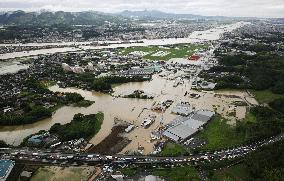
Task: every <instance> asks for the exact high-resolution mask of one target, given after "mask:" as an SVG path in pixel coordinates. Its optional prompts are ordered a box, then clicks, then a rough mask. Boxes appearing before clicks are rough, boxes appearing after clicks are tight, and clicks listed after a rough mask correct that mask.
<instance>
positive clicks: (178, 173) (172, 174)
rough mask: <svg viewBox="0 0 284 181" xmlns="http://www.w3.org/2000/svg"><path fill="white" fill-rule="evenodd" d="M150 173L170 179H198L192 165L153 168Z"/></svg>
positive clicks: (178, 180)
mask: <svg viewBox="0 0 284 181" xmlns="http://www.w3.org/2000/svg"><path fill="white" fill-rule="evenodd" d="M152 174H153V175H156V176H160V177H163V178H165V179H166V180H170V181H182V180H190V181H197V180H200V179H199V176H198V174H197V171H196V170H195V168H193V167H192V166H185V167H176V168H161V169H155V170H154V171H153V172H152Z"/></svg>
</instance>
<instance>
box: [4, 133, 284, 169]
mask: <svg viewBox="0 0 284 181" xmlns="http://www.w3.org/2000/svg"><path fill="white" fill-rule="evenodd" d="M283 138H284V134H280V135H277V136H274V137H270V138H268V139H265V140H262V141H258V142H255V143H252V144H248V145H244V146H239V147H236V148H231V149H225V150H220V151H214V152H205V153H199V154H194V155H189V156H180V157H159V156H150V155H149V156H148V155H145V156H142V155H141V156H138V155H100V154H95V153H67V152H62V151H56V150H48V149H32V148H1V149H0V158H1V159H11V160H15V161H18V162H22V163H29V164H42V165H74V166H75V165H81V164H87V165H97V164H110V163H112V164H124V163H125V164H198V163H200V162H204V161H218V160H224V159H235V158H240V157H243V156H245V155H247V154H248V153H250V152H253V151H255V150H256V149H258V148H260V147H262V146H265V145H268V144H272V143H275V142H277V141H280V140H283Z"/></svg>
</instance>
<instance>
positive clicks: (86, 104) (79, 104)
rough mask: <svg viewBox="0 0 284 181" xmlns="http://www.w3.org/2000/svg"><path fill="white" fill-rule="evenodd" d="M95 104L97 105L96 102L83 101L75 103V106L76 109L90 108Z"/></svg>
mask: <svg viewBox="0 0 284 181" xmlns="http://www.w3.org/2000/svg"><path fill="white" fill-rule="evenodd" d="M93 103H95V101H89V100H82V101H79V102H77V103H75V104H74V106H76V107H89V106H90V105H92V104H93Z"/></svg>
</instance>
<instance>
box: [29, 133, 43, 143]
mask: <svg viewBox="0 0 284 181" xmlns="http://www.w3.org/2000/svg"><path fill="white" fill-rule="evenodd" d="M28 141H29V142H34V143H40V142H42V136H41V135H34V136H32V137H30V138H29V139H28Z"/></svg>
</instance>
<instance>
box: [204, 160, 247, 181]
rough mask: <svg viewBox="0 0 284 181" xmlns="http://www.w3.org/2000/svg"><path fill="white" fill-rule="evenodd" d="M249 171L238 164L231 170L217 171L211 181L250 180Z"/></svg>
mask: <svg viewBox="0 0 284 181" xmlns="http://www.w3.org/2000/svg"><path fill="white" fill-rule="evenodd" d="M248 178H249V177H248V173H247V169H246V168H245V166H244V165H243V164H238V165H235V166H232V167H230V168H225V169H222V170H217V171H215V172H214V174H213V176H212V178H211V179H210V180H212V181H215V180H226V181H242V180H248Z"/></svg>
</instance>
